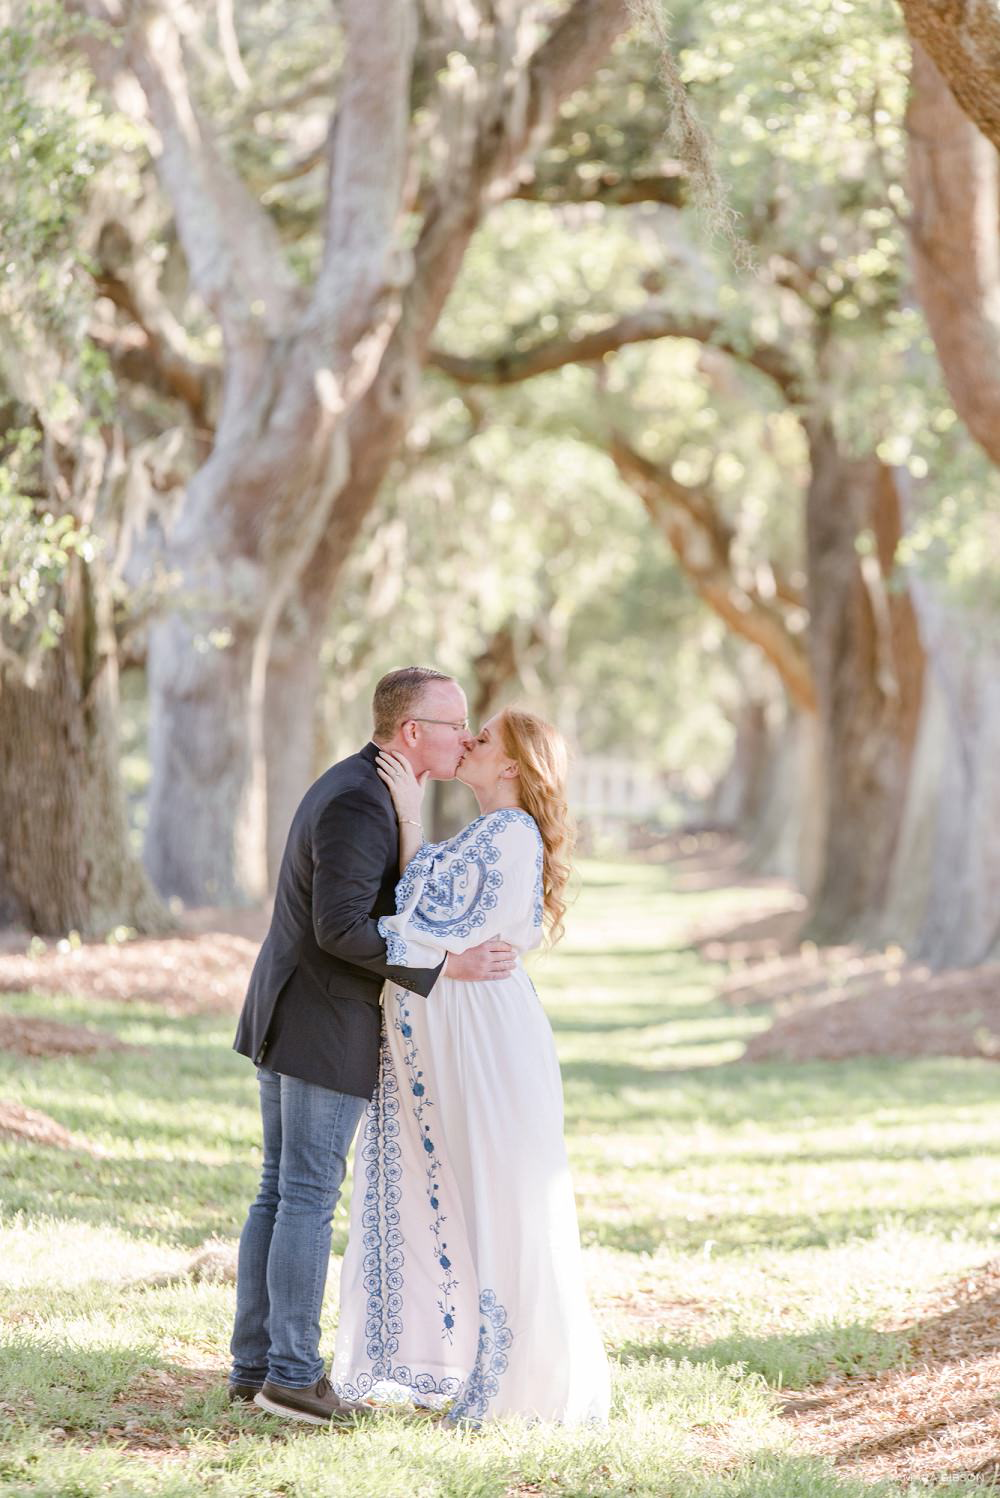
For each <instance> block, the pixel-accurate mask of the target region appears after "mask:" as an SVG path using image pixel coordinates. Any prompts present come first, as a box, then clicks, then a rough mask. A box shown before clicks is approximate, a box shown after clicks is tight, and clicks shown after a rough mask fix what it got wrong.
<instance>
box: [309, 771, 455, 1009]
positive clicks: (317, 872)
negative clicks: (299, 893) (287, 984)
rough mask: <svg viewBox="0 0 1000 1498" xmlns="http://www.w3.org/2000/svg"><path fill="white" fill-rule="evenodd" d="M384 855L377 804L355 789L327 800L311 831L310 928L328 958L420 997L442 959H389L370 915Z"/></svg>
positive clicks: (384, 840)
mask: <svg viewBox="0 0 1000 1498" xmlns="http://www.w3.org/2000/svg"><path fill="white" fill-rule="evenodd" d="M390 856H391V848H390V845H389V832H388V827H387V823H386V817H385V811H384V808H383V807H381V806H380V805H379V804H378V803H377V802H376V801H374V800H372V799H371V798H369V797H368V796H366V795H365V793H364V791H358V790H354V791H351V792H349V793H347V794H346V795H343V796H337V797H334V799H333V800H332V801H330V802H328V803H327V805H326V806H325V807H324V808H323V810H322V812H321V813H320V815H319V817H318V818H317V820H316V824H315V827H314V829H313V898H312V908H313V932H314V934H315V937H316V941H317V943H318V944H319V946H320V947H321V948H322V949H323V951H324V952H329V953H330V954H331V956H333V957H339V958H340V959H341V960H342V961H343V962H350V963H352V964H353V965H354V966H355V967H363V968H367V969H368V971H369V972H372V973H377V974H378V975H379V977H380V978H387V979H389V980H391V981H392V982H393V983H398V984H399V985H400V986H401V987H402V988H408V989H410V990H411V991H412V992H414V993H419V994H424V995H426V994H429V993H430V991H431V989H432V988H433V987H434V984H435V982H436V980H437V978H438V977H439V975H440V972H441V969H442V967H443V966H444V961H445V960H446V959H443V960H440V961H435V962H434V964H433V965H432V966H425V967H402V966H399V965H397V964H395V963H392V962H390V961H389V959H388V956H387V954H386V944H385V941H384V939H383V938H382V937H381V936H380V935H379V929H378V924H377V922H376V921H375V920H374V919H373V917H372V914H371V911H372V909H373V907H374V905H375V903H376V900H377V899H378V894H379V890H380V888H381V884H382V878H383V875H384V873H385V865H386V860H387V858H389V857H390Z"/></svg>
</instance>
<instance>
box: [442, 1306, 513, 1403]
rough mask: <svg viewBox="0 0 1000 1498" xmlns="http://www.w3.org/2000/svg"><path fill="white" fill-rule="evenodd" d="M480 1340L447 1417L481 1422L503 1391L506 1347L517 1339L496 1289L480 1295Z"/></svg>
mask: <svg viewBox="0 0 1000 1498" xmlns="http://www.w3.org/2000/svg"><path fill="white" fill-rule="evenodd" d="M479 1315H480V1317H481V1318H482V1319H481V1320H480V1323H479V1343H478V1346H477V1348H476V1361H475V1362H474V1363H473V1365H472V1371H471V1373H470V1374H469V1376H468V1378H467V1379H466V1380H465V1383H464V1385H463V1387H462V1392H461V1394H460V1395H459V1396H458V1399H457V1400H456V1401H455V1404H454V1406H453V1408H452V1409H451V1410H450V1411H449V1413H448V1420H449V1421H451V1422H454V1423H458V1422H460V1421H461V1422H465V1423H468V1424H473V1425H478V1424H480V1422H481V1421H482V1419H483V1417H484V1416H485V1414H486V1410H487V1406H488V1405H489V1402H490V1400H491V1399H494V1398H495V1397H496V1395H497V1394H498V1393H499V1392H500V1378H501V1375H502V1374H504V1373H506V1371H507V1350H508V1348H509V1347H510V1345H511V1343H512V1342H513V1340H514V1336H513V1333H512V1332H511V1330H510V1327H509V1326H508V1325H507V1311H506V1308H505V1307H504V1306H502V1305H501V1304H500V1302H499V1301H498V1300H497V1298H496V1294H495V1292H494V1291H493V1290H483V1291H481V1293H480V1296H479Z"/></svg>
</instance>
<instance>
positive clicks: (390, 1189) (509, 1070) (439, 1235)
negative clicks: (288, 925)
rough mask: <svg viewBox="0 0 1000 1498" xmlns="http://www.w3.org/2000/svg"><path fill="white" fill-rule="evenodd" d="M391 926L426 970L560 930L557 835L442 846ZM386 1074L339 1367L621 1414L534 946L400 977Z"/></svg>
mask: <svg viewBox="0 0 1000 1498" xmlns="http://www.w3.org/2000/svg"><path fill="white" fill-rule="evenodd" d="M396 909H397V914H396V915H394V916H384V917H383V918H382V919H381V921H380V922H379V927H380V930H381V932H382V935H383V936H384V937H385V939H386V943H387V945H388V949H389V960H390V961H391V962H393V963H400V964H402V965H403V966H420V967H427V966H431V965H434V964H436V963H439V962H440V961H441V958H442V956H443V954H444V953H445V952H446V951H447V952H461V951H464V950H465V949H466V948H468V947H472V946H476V945H478V943H480V942H481V941H484V940H485V939H486V938H488V937H494V936H500V937H502V938H503V939H504V940H506V941H509V942H510V943H512V945H513V946H514V947H516V948H517V950H518V952H519V954H521V953H524V952H526V951H528V950H530V949H531V948H533V947H537V946H538V945H539V943H540V940H541V932H542V841H541V836H540V834H539V831H538V828H537V826H536V824H535V822H534V820H533V818H532V817H530V816H529V815H528V813H527V812H524V811H519V810H502V811H496V812H490V813H488V814H486V815H484V816H481V817H479V818H477V819H476V820H475V821H474V822H472V823H471V824H470V825H469V826H468V827H466V828H465V829H464V831H462V832H460V833H459V834H458V835H457V836H456V837H454V838H452V839H450V840H449V841H447V842H443V843H435V844H425V845H424V846H423V847H422V848H421V849H420V851H419V852H418V853H417V855H416V856H415V857H414V859H413V860H412V861H411V863H410V864H409V865H408V867H407V869H406V871H405V873H404V874H403V877H402V878H401V880H400V883H399V886H398V888H397V892H396ZM383 1004H384V1013H385V1023H384V1028H383V1041H382V1054H381V1067H380V1075H379V1081H378V1086H377V1088H376V1091H375V1095H374V1097H373V1099H372V1102H371V1104H370V1106H369V1108H368V1112H367V1116H366V1118H365V1120H364V1123H363V1126H362V1131H361V1134H360V1137H359V1140H358V1144H357V1148H356V1154H355V1164H354V1187H353V1196H352V1201H351V1221H350V1238H349V1242H348V1248H347V1252H346V1254H345V1256H344V1263H343V1268H342V1273H341V1294H340V1324H339V1329H338V1333H337V1344H336V1350H335V1353H334V1361H333V1370H332V1374H331V1377H332V1380H333V1384H334V1387H335V1389H336V1390H337V1392H338V1393H339V1394H341V1395H343V1396H344V1397H346V1398H349V1399H354V1400H358V1399H361V1400H366V1401H368V1402H371V1403H379V1402H382V1401H391V1400H393V1399H396V1400H400V1399H409V1400H413V1401H414V1402H415V1403H417V1404H422V1405H429V1406H431V1407H441V1408H447V1411H448V1419H449V1420H452V1421H456V1422H458V1421H461V1422H463V1423H479V1422H481V1421H483V1420H487V1419H492V1418H494V1417H496V1416H499V1415H510V1414H516V1415H521V1416H525V1417H527V1418H529V1419H542V1420H556V1421H563V1422H566V1423H570V1424H575V1423H578V1422H587V1421H594V1422H602V1421H604V1420H605V1419H606V1418H607V1413H608V1404H609V1374H608V1363H607V1358H606V1356H605V1353H604V1347H603V1345H602V1343H601V1339H600V1336H599V1334H598V1331H597V1328H596V1326H595V1323H594V1320H593V1316H592V1314H591V1310H590V1305H589V1303H588V1299H587V1292H586V1287H585V1283H584V1274H583V1263H582V1256H581V1252H580V1235H579V1229H578V1226H577V1217H576V1204H575V1201H574V1197H573V1186H572V1182H571V1179H570V1173H569V1165H568V1161H567V1158H566V1147H565V1143H564V1140H563V1098H562V1081H561V1078H560V1075H559V1063H558V1061H557V1059H556V1052H555V1044H554V1042H553V1038H552V1030H551V1028H550V1026H549V1022H548V1020H547V1018H546V1016H545V1013H544V1011H543V1009H542V1006H541V1004H540V1002H539V1000H538V996H537V994H536V993H535V990H534V987H533V985H532V983H531V980H530V978H529V977H528V975H527V974H526V973H525V971H524V969H523V967H522V966H521V964H520V961H518V964H517V966H516V967H515V970H514V972H513V974H512V975H511V976H510V977H509V978H505V979H502V980H499V981H495V982H478V983H470V982H456V981H454V980H449V979H447V978H439V979H438V981H437V983H436V984H435V986H434V989H433V991H432V992H431V994H430V995H429V997H428V998H426V999H423V998H419V997H418V996H417V995H415V994H412V993H410V992H408V991H407V990H406V989H402V988H398V987H396V986H395V985H394V984H391V983H390V984H387V985H386V988H385V993H384V998H383Z"/></svg>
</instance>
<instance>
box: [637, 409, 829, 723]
mask: <svg viewBox="0 0 1000 1498" xmlns="http://www.w3.org/2000/svg"><path fill="white" fill-rule="evenodd" d="M609 450H610V453H611V456H612V458H613V459H614V461H615V465H616V466H617V468H618V472H619V473H620V474H621V476H622V478H623V479H624V480H625V482H626V483H627V484H628V485H629V486H630V487H631V488H632V489H634V490H635V492H636V493H637V494H638V496H639V498H640V499H641V500H642V502H643V504H644V505H645V507H646V510H647V512H648V514H649V517H650V519H651V520H652V521H653V523H654V525H655V526H656V527H657V529H658V530H660V531H661V532H662V534H663V535H664V536H665V537H666V539H667V540H668V541H669V543H670V545H671V547H672V548H673V552H674V555H675V556H676V558H677V561H678V563H679V564H680V566H681V568H682V569H683V571H684V573H685V574H686V576H687V577H688V578H689V579H690V581H691V584H692V586H693V587H694V589H695V591H696V592H697V593H698V595H699V597H701V598H702V599H704V601H705V602H706V603H707V604H708V606H709V607H710V608H711V609H713V610H714V612H715V613H717V614H718V615H719V617H720V618H721V619H723V620H724V621H725V623H726V624H727V625H728V627H729V628H730V629H731V630H732V631H733V633H734V634H738V635H740V636H741V637H742V638H743V639H745V640H748V641H749V642H750V643H751V644H752V645H756V646H757V648H758V649H759V650H760V651H761V652H762V653H763V654H764V655H765V656H766V658H767V659H768V660H769V661H770V662H771V664H772V665H773V666H774V668H775V670H776V671H777V672H778V675H779V676H780V677H781V680H782V682H783V683H784V686H785V690H786V691H787V692H788V695H789V697H790V698H791V699H792V701H793V702H794V703H795V704H796V706H798V707H800V708H803V709H804V710H805V711H806V712H815V710H816V688H815V685H814V682H813V675H812V670H811V667H810V665H809V659H808V656H807V654H806V648H805V640H804V636H803V635H801V634H795V633H793V632H792V630H791V629H790V628H789V624H788V619H787V617H786V614H785V611H784V609H783V608H782V607H781V606H780V605H779V604H778V603H776V601H775V600H777V599H781V600H782V601H785V600H791V599H794V600H795V601H796V604H797V606H798V607H799V608H800V609H802V608H804V607H805V603H804V600H802V599H801V597H800V595H799V593H798V590H797V589H795V588H793V586H792V584H791V583H790V582H789V581H788V580H787V579H784V578H782V579H781V583H780V587H779V586H778V577H777V571H778V569H775V568H774V567H773V566H772V567H771V571H772V573H774V574H775V587H774V596H773V597H771V596H765V595H764V593H763V592H762V591H761V589H760V588H759V587H758V586H757V585H756V584H755V583H748V582H746V581H745V580H741V579H739V578H738V577H737V575H736V571H735V568H734V567H733V562H732V544H733V531H732V529H731V527H730V526H729V525H728V524H727V522H726V521H725V519H724V518H723V516H722V515H721V514H720V512H719V510H718V507H717V504H716V501H715V498H714V496H713V495H712V494H711V492H710V491H709V490H708V489H706V488H704V487H696V486H694V485H690V484H682V483H679V482H678V480H677V479H676V478H675V477H674V475H673V474H672V473H671V472H670V470H669V468H663V467H660V466H659V465H658V464H655V463H651V462H650V461H649V460H648V458H644V457H643V456H642V454H641V453H638V452H636V450H635V448H634V447H632V446H631V445H630V444H629V443H628V442H627V441H626V439H625V438H624V437H623V436H622V435H621V434H620V433H618V432H615V433H614V434H613V435H612V437H611V441H610V446H609Z"/></svg>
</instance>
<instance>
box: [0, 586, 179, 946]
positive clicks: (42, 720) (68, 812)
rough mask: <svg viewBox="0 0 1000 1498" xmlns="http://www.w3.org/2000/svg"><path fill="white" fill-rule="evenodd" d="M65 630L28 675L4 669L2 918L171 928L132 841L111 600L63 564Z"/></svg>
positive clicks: (46, 928)
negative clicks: (31, 676) (122, 764)
mask: <svg viewBox="0 0 1000 1498" xmlns="http://www.w3.org/2000/svg"><path fill="white" fill-rule="evenodd" d="M63 616H64V627H63V633H62V635H61V636H60V637H59V639H58V641H57V642H56V644H55V645H54V646H52V647H51V648H50V649H49V650H47V651H46V653H45V654H44V655H43V656H42V658H41V660H40V663H39V666H38V670H37V675H36V677H35V678H34V679H32V680H31V681H30V682H29V681H28V680H27V679H26V678H25V676H24V673H23V672H22V671H21V669H20V668H19V667H17V666H11V665H9V664H8V665H7V666H5V667H4V669H3V670H2V671H0V864H2V866H3V879H4V885H5V895H6V901H7V904H8V911H9V913H13V914H16V915H17V916H18V918H19V919H21V920H23V921H24V922H25V923H26V924H27V925H28V927H29V929H30V930H32V931H36V932H38V933H40V934H41V935H45V936H62V935H65V934H66V932H68V931H78V932H80V934H81V935H84V936H98V935H103V934H104V933H106V932H107V931H109V930H112V929H113V928H115V927H116V926H131V927H133V928H135V929H136V930H137V931H152V930H157V929H163V928H165V927H167V926H169V924H170V920H169V916H168V915H167V912H166V911H165V909H164V908H163V906H162V905H161V904H160V902H159V900H158V899H157V898H156V895H155V894H154V892H153V890H152V889H151V887H150V885H149V883H148V881H147V880H146V878H145V875H144V874H143V872H142V868H141V866H140V864H139V863H138V861H137V859H136V858H135V857H134V856H133V853H132V850H131V848H130V846H129V834H128V823H127V818H126V813H125V802H124V796H123V794H122V786H121V780H120V776H119V768H118V671H117V661H116V656H115V645H114V633H113V629H112V626H111V602H110V597H109V595H108V594H107V592H106V590H104V588H103V586H102V584H101V581H100V577H99V574H98V572H97V564H94V567H93V568H91V566H89V565H88V564H86V563H84V562H83V561H82V560H80V559H79V558H75V559H74V560H73V561H72V562H71V563H70V572H69V577H68V580H67V584H66V587H65V597H64V611H63Z"/></svg>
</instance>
